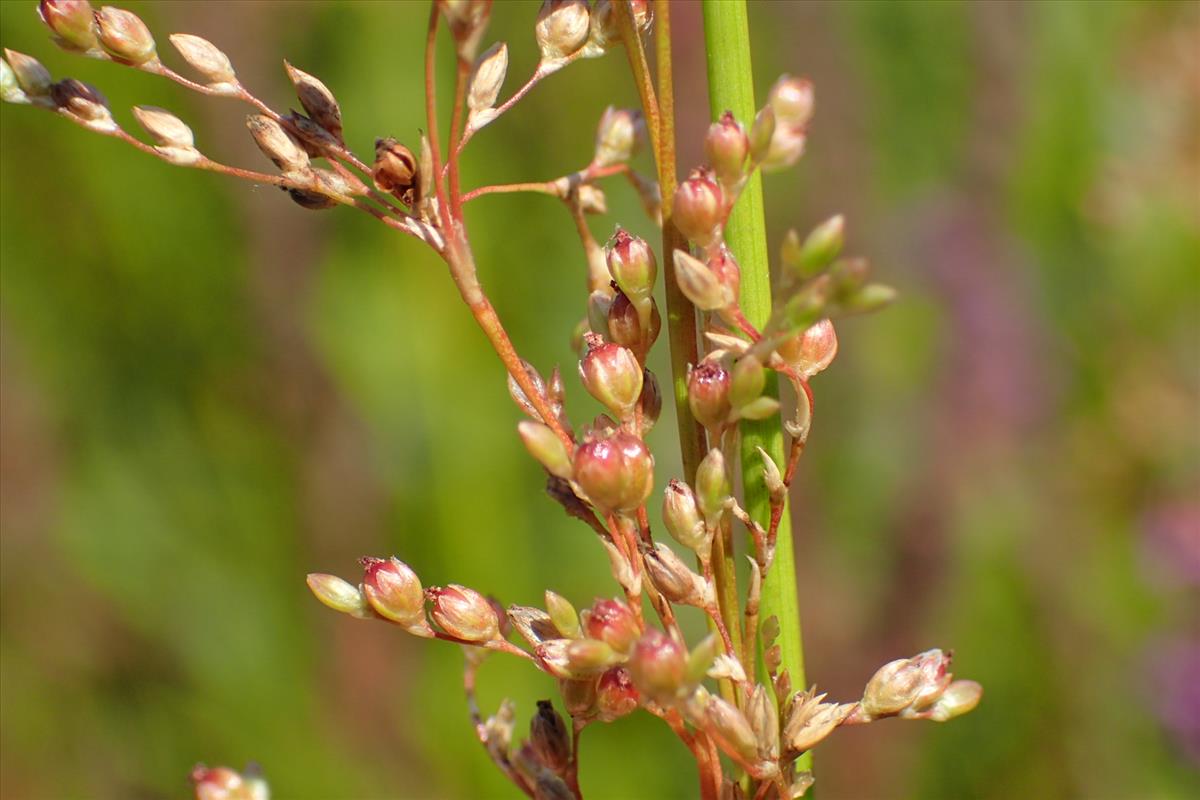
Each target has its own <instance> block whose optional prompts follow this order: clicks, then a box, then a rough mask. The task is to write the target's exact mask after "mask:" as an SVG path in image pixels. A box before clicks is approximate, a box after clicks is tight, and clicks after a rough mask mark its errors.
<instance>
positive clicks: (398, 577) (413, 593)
mask: <svg viewBox="0 0 1200 800" xmlns="http://www.w3.org/2000/svg"><path fill="white" fill-rule="evenodd" d="M362 565H363V567H364V572H363V594H365V595H366V596H367V602H368V603H370V604H371V608H373V609H375V611H376V612H377V613H378V614H379V616H381V617H383V618H385V619H390V620H391V621H392V622H396V623H399V624H400V625H403V626H405V627H412V626H416V627H418V628H424V627H426V622H425V592H424V590H423V589H422V588H421V579H420V578H418V577H417V573H415V572H413V571H412V569H411V568H410V567H409V566H408V565H407V564H405V563H404V562H403V561H401V560H400V559H398V558H389V559H387V560H384V559H382V558H364V559H362Z"/></svg>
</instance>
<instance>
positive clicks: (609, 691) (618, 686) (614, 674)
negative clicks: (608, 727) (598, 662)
mask: <svg viewBox="0 0 1200 800" xmlns="http://www.w3.org/2000/svg"><path fill="white" fill-rule="evenodd" d="M637 706H638V691H637V689H636V688H634V685H633V677H632V676H631V675H630V674H629V670H628V669H626V668H625V667H613V668H611V669H609V670H608V671H607V672H605V673H604V674H603V675H601V676H600V683H599V684H598V685H597V687H596V708H597V710H598V711H599V712H600V720H601V721H602V722H612V721H613V720H615V719H618V718H620V717H623V716H625V715H626V714H632V713H633V712H634V711H635V710H636V709H637Z"/></svg>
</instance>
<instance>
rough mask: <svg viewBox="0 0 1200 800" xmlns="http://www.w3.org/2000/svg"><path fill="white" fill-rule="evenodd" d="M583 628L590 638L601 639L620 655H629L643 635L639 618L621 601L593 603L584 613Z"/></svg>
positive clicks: (598, 601)
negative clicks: (639, 626) (639, 625)
mask: <svg viewBox="0 0 1200 800" xmlns="http://www.w3.org/2000/svg"><path fill="white" fill-rule="evenodd" d="M583 628H584V630H585V631H586V632H587V635H588V636H590V637H592V638H593V639H599V640H600V641H602V642H604V643H605V644H607V645H608V646H609V647H611V648H612V649H613V650H615V651H616V652H618V653H628V652H629V651H630V649H631V648H632V647H633V646H634V644H636V643H637V640H638V637H639V636H640V635H641V631H640V630H639V628H638V622H637V618H636V617H635V616H634V615H633V612H632V611H631V610H630V609H629V606H627V605H626V604H625V603H622V602H621V601H620V600H597V601H596V602H595V603H593V604H592V607H591V608H590V609H588V610H587V611H585V612H584V615H583Z"/></svg>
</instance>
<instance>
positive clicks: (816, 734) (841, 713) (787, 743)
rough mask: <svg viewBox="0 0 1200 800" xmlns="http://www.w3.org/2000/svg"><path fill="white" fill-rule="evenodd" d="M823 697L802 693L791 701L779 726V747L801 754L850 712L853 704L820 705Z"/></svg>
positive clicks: (839, 723)
mask: <svg viewBox="0 0 1200 800" xmlns="http://www.w3.org/2000/svg"><path fill="white" fill-rule="evenodd" d="M824 698H825V695H823V694H820V695H818V694H815V693H814V692H812V691H809V692H804V693H802V694H800V695H798V696H797V697H796V699H795V700H794V701H793V702H792V710H791V713H790V714H789V716H788V719H787V722H786V723H785V724H784V727H783V744H784V747H785V748H787V751H788V752H789V753H793V754H795V753H803V752H804V751H806V750H810V749H812V747H813V746H814V745H816V744H817V743H818V742H820V741H821V740H822V739H824V738H825V737H826V736H828V735H829V734H830V733H832V732H833V729H834V728H836V727H837V726H838V725H841V724H842V722H844V721H845V720H846V717H848V716H850V714H851V713H852V712H853V711H854V708H855V706H854V704H853V703H846V704H844V705H839V704H837V703H823V702H821V701H822V700H824Z"/></svg>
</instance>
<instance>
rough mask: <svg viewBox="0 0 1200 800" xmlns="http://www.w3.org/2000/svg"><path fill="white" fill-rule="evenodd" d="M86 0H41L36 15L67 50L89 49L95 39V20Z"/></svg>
mask: <svg viewBox="0 0 1200 800" xmlns="http://www.w3.org/2000/svg"><path fill="white" fill-rule="evenodd" d="M94 13H95V12H94V11H93V10H92V5H91V3H89V2H87V0H41V2H39V3H38V16H39V17H41V18H42V22H44V23H46V27H48V28H49V29H50V30H52V31H54V33H55V34H56V35H57V36H58V42H59V44H61V45H62V46H63V47H65V48H67V49H69V50H91V49H92V48H94V47H97V46H98V45H99V42H98V41H97V40H96V20H95V18H94V16H93V14H94Z"/></svg>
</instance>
